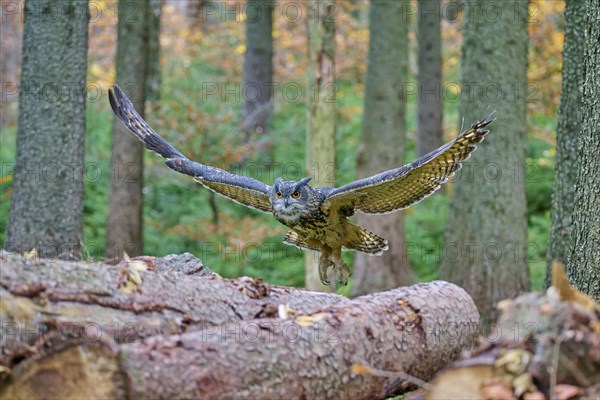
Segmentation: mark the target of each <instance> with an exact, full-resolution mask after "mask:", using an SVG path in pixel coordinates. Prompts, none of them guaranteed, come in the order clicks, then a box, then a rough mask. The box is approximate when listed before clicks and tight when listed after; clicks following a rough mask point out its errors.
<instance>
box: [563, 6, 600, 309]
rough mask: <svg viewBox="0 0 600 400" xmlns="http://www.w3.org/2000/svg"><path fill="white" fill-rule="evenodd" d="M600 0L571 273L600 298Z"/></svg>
mask: <svg viewBox="0 0 600 400" xmlns="http://www.w3.org/2000/svg"><path fill="white" fill-rule="evenodd" d="M599 37H600V2H599V1H598V0H588V1H586V34H585V56H584V60H585V62H584V69H585V77H584V84H583V109H582V116H583V118H582V120H581V130H580V133H579V137H580V143H579V148H578V154H577V156H578V161H577V164H578V166H579V168H578V171H577V180H576V182H575V203H574V209H573V233H572V236H571V244H572V253H571V257H570V258H569V262H568V264H567V274H568V275H569V278H570V280H571V281H572V282H573V283H574V285H575V286H576V287H577V288H578V289H579V290H581V291H582V292H584V293H587V294H589V295H590V296H592V297H593V298H595V299H596V300H597V301H600V158H599V157H598V149H600V50H598V38H599Z"/></svg>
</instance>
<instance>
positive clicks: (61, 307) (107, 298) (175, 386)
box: [0, 253, 479, 399]
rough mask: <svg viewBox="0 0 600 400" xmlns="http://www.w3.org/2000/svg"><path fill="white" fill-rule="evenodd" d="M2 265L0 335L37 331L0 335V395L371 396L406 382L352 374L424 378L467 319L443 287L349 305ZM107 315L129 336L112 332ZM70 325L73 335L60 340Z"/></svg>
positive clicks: (467, 335) (469, 336)
mask: <svg viewBox="0 0 600 400" xmlns="http://www.w3.org/2000/svg"><path fill="white" fill-rule="evenodd" d="M1 255H2V257H3V271H2V272H3V273H2V277H1V280H0V283H1V285H2V291H3V292H2V307H1V308H2V310H3V313H2V314H3V316H2V318H3V329H4V327H6V326H9V325H10V324H13V325H12V327H13V328H14V327H17V328H18V325H15V324H18V323H25V322H26V323H31V322H34V321H38V322H43V326H44V332H43V333H44V334H43V335H41V336H40V335H39V334H37V332H33V334H31V335H29V336H31V338H28V337H23V336H24V335H22V334H21V335H19V334H20V333H23V332H13V333H14V334H12V335H7V334H6V332H3V337H2V344H3V347H4V349H3V360H2V361H4V362H7V361H10V364H6V363H4V367H5V368H9V370H7V371H9V378H8V379H7V380H6V382H4V383H5V385H4V388H3V389H1V390H0V398H11V399H12V398H15V399H18V398H28V399H35V398H81V397H87V398H117V399H128V398H236V399H237V398H251V399H257V398H268V399H271V398H325V397H327V398H383V397H385V396H388V395H392V394H394V393H400V392H403V391H405V390H406V389H407V388H409V387H410V384H409V383H408V382H406V381H402V380H400V379H397V380H393V379H389V378H381V377H376V376H370V375H354V374H353V369H352V366H353V365H354V364H363V365H368V366H372V367H375V368H378V369H384V370H390V371H403V372H405V373H408V374H411V375H413V376H416V377H418V378H421V379H429V378H430V377H431V376H432V375H433V374H434V373H435V372H436V371H437V370H439V369H440V368H442V367H443V366H445V365H446V364H447V363H448V362H450V361H451V360H452V359H453V358H454V357H455V356H456V355H457V354H458V353H459V352H460V350H461V349H463V348H464V347H466V346H468V345H470V344H471V343H472V341H473V339H474V338H475V336H476V333H477V326H478V321H479V315H478V313H477V310H476V308H475V306H474V303H473V301H472V299H471V298H470V297H469V295H468V294H467V293H466V292H465V291H464V290H462V289H460V288H459V287H457V286H455V285H453V284H450V283H447V282H441V281H438V282H432V283H428V284H420V285H415V286H412V287H409V288H400V289H394V290H390V291H387V292H382V293H377V294H373V295H367V296H363V297H359V298H356V299H354V300H348V299H344V298H342V297H340V296H337V295H334V294H324V293H313V292H307V291H304V290H300V289H290V288H278V287H271V286H267V285H265V284H262V283H261V282H259V281H256V280H253V279H249V278H244V279H237V280H228V279H223V278H221V277H218V276H216V275H208V276H194V275H193V274H192V276H186V275H185V274H183V273H181V272H164V273H157V272H152V271H141V272H140V276H141V278H142V282H141V283H140V285H139V286H138V287H137V290H136V291H133V292H131V293H123V288H124V286H123V285H122V282H121V284H120V281H119V274H121V278H122V275H123V273H122V271H123V270H124V269H125V267H111V266H104V265H101V264H96V265H91V264H84V263H64V262H52V263H51V262H47V261H36V262H34V263H30V262H23V261H22V260H20V256H14V255H10V254H7V253H2V254H1ZM148 260H150V259H148ZM192 262H193V260H192ZM196 262H197V261H196ZM154 263H155V264H160V262H159V261H157V260H154ZM156 269H157V270H161V268H158V267H157V268H156ZM191 269H192V270H194V271H196V274H198V272H197V268H191ZM121 281H122V279H121ZM119 287H121V288H119ZM126 287H127V286H125V288H126ZM278 304H290V307H289V308H288V311H287V314H288V318H287V319H282V318H274V317H275V316H277V315H278V313H277V311H276V310H277V305H278ZM265 310H267V311H265ZM280 314H281V313H280ZM114 318H116V321H128V320H129V321H135V323H136V324H139V327H137V326H136V330H135V334H131V335H129V334H128V335H123V334H115V332H114V330H111V325H110V324H111V323H112V322H113V321H115V319H114ZM85 321H87V322H88V324H82V322H85ZM69 322H74V323H75V324H74V325H75V326H76V329H73V330H70V331H65V330H63V331H59V330H58V328H57V327H58V326H59V325H60V323H62V325H63V327H64V326H67V325H68V323H69ZM89 322H96V324H95V325H94V324H90V323H89ZM194 329H196V331H193V330H194ZM173 332H185V333H181V334H177V335H170V336H169V334H171V333H173ZM152 334H155V335H154V336H150V335H152ZM9 336H10V337H9ZM25 336H27V335H25ZM7 338H8V339H11V340H12V343H13V345H14V344H15V343H16V344H20V345H21V348H20V349H21V350H22V349H23V348H26V349H27V352H25V353H21V354H20V355H18V354H16V353H15V349H17V350H18V348H19V346H18V345H17V346H14V347H11V345H10V344H8V341H7V340H6V339H7ZM140 338H143V339H140ZM132 340H137V342H128V341H132ZM19 357H20V358H19ZM354 372H356V370H354Z"/></svg>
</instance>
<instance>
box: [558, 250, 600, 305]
mask: <svg viewBox="0 0 600 400" xmlns="http://www.w3.org/2000/svg"><path fill="white" fill-rule="evenodd" d="M552 286H553V287H554V288H556V291H557V292H558V294H559V296H560V299H561V300H563V301H570V302H572V303H575V304H578V305H580V306H581V307H583V308H585V309H586V310H588V311H594V310H596V311H598V312H600V304H598V303H596V302H595V301H594V299H592V298H591V297H590V296H588V295H587V294H585V293H582V292H580V291H579V290H577V289H576V288H574V287H573V286H571V285H570V284H569V278H567V274H566V273H565V265H564V264H563V263H561V262H560V261H557V260H554V261H553V262H552Z"/></svg>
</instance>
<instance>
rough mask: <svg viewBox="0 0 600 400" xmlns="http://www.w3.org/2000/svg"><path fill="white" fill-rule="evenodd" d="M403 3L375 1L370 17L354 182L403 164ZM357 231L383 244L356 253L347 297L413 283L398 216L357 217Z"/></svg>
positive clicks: (405, 24)
mask: <svg viewBox="0 0 600 400" xmlns="http://www.w3.org/2000/svg"><path fill="white" fill-rule="evenodd" d="M407 4H408V3H406V2H405V1H393V2H390V1H385V0H374V1H372V2H371V5H370V11H369V26H370V30H371V36H370V41H369V68H368V70H367V76H366V83H365V91H366V92H365V109H364V112H363V126H362V132H361V144H360V151H359V154H358V160H357V166H356V169H357V178H359V179H360V178H364V177H367V176H371V175H374V174H377V173H379V172H381V171H385V170H387V169H390V168H396V167H399V166H401V165H402V164H403V163H404V130H405V100H404V99H403V94H402V91H403V85H404V84H405V82H406V75H407V66H408V51H407V42H408V13H407V12H406V10H407ZM356 222H357V223H358V225H360V226H362V227H364V228H366V229H368V230H370V231H372V232H375V233H376V234H378V235H380V236H382V237H384V238H386V239H387V240H388V243H389V250H387V251H386V252H384V253H383V255H381V256H371V255H367V254H362V253H356V256H355V258H354V268H353V275H354V283H353V285H352V295H353V296H356V295H361V294H365V293H370V292H377V291H380V290H385V289H389V288H392V287H397V286H401V285H405V286H407V285H410V284H413V283H415V277H414V274H413V271H412V269H411V266H410V262H409V260H408V256H407V254H406V243H405V240H404V224H403V219H402V212H401V211H400V212H395V213H393V214H389V215H365V214H362V213H357V215H356Z"/></svg>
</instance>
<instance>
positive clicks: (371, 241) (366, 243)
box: [344, 224, 388, 256]
mask: <svg viewBox="0 0 600 400" xmlns="http://www.w3.org/2000/svg"><path fill="white" fill-rule="evenodd" d="M350 226H351V232H350V233H351V237H353V238H354V239H353V240H351V241H350V242H348V243H346V244H345V245H344V247H346V248H348V249H351V250H356V251H360V252H361V253H366V254H370V255H374V256H380V255H382V254H383V252H384V251H386V250H387V249H388V242H387V240H385V239H384V238H382V237H381V236H379V235H376V234H374V233H373V232H371V231H368V230H366V229H364V228H361V227H360V226H358V225H354V224H351V225H350Z"/></svg>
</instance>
